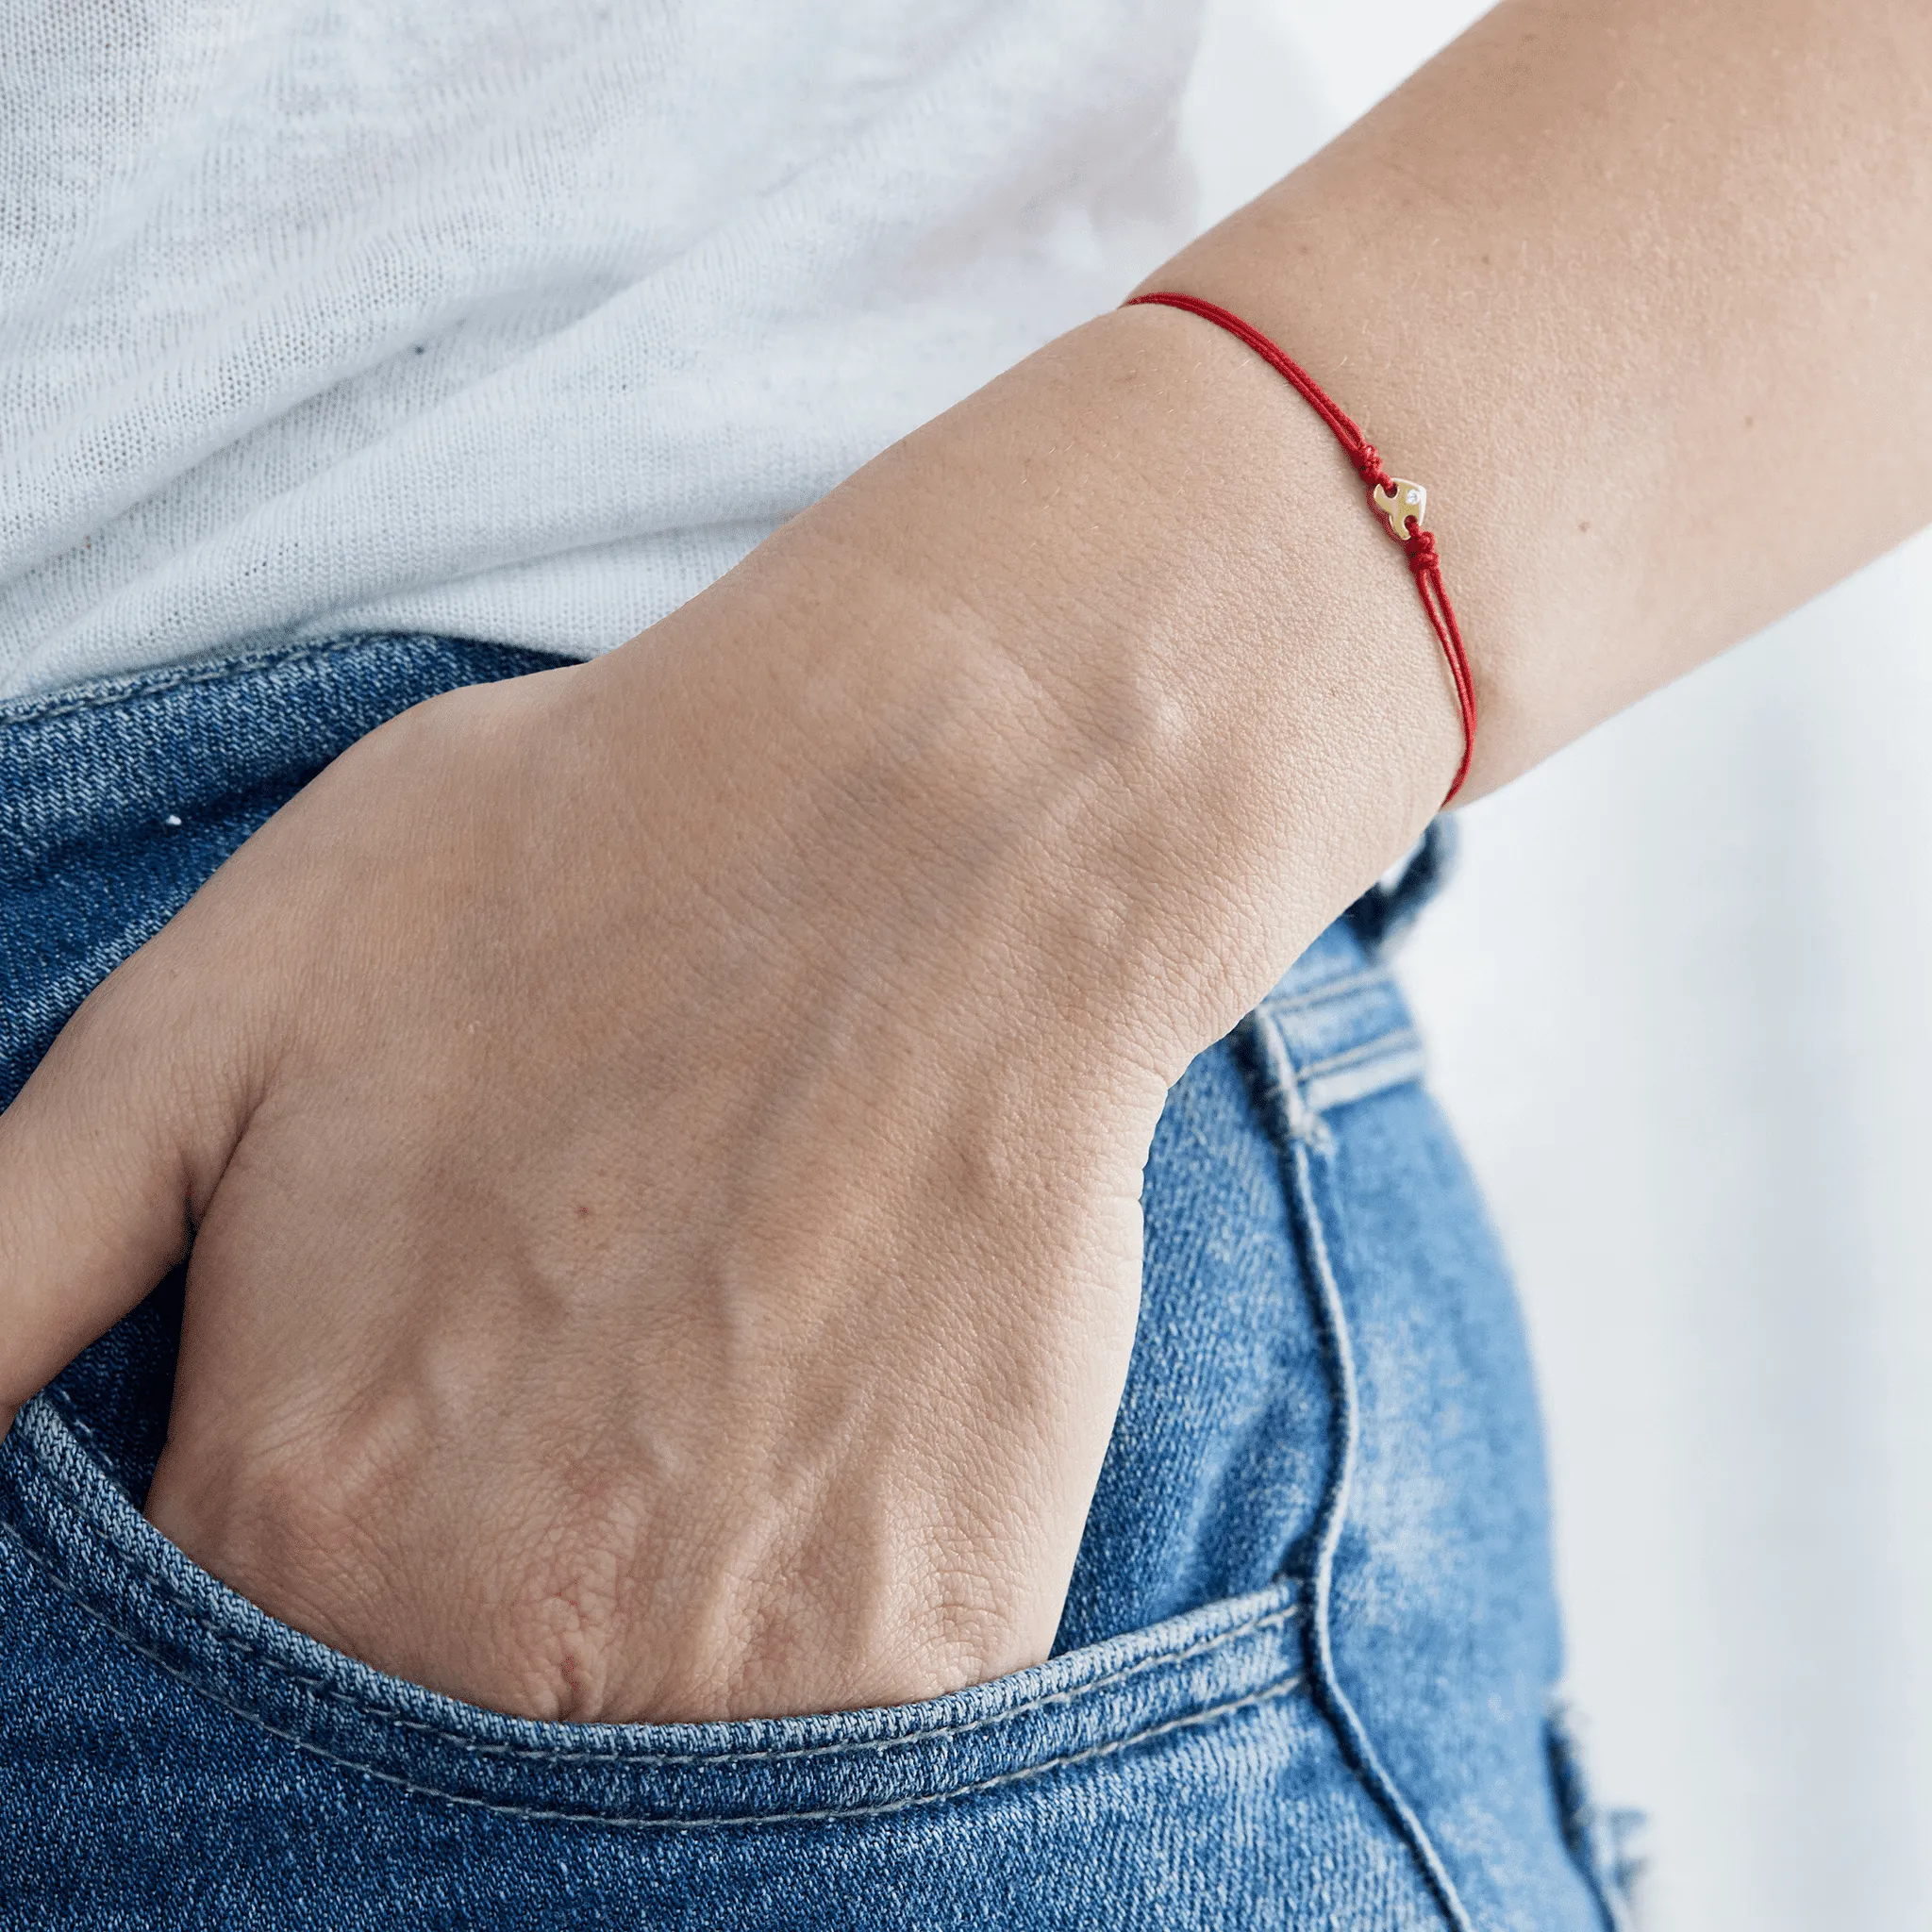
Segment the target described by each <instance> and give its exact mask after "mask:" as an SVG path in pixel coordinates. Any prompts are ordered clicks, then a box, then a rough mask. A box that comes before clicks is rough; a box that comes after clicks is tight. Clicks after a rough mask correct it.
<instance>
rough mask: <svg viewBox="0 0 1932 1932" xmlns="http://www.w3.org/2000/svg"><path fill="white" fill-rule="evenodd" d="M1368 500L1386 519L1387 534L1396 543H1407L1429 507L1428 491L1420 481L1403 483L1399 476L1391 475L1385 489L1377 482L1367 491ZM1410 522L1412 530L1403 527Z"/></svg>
mask: <svg viewBox="0 0 1932 1932" xmlns="http://www.w3.org/2000/svg"><path fill="white" fill-rule="evenodd" d="M1369 501H1370V502H1371V503H1372V504H1374V507H1375V508H1376V509H1377V510H1379V511H1380V512H1381V514H1382V516H1383V518H1384V519H1385V520H1386V521H1387V523H1388V525H1389V534H1390V535H1391V537H1393V538H1394V539H1395V541H1397V542H1398V543H1407V541H1408V540H1409V539H1410V538H1411V537H1412V536H1414V535H1415V534H1416V531H1417V530H1420V529H1421V528H1422V526H1423V518H1424V515H1425V514H1426V513H1427V511H1428V507H1429V492H1428V491H1426V490H1424V488H1423V486H1422V485H1421V484H1420V483H1405V482H1404V481H1403V480H1402V478H1401V477H1400V476H1391V477H1390V479H1389V488H1388V489H1387V490H1384V489H1383V488H1382V486H1381V485H1380V484H1379V483H1378V484H1377V485H1376V486H1375V488H1374V489H1373V490H1372V491H1369ZM1410 523H1413V524H1414V525H1415V529H1414V530H1410V529H1406V528H1404V525H1407V524H1410Z"/></svg>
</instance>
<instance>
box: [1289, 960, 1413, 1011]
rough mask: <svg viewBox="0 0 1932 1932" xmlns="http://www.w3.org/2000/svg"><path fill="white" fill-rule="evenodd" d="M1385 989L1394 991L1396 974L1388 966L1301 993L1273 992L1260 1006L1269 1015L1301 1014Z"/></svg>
mask: <svg viewBox="0 0 1932 1932" xmlns="http://www.w3.org/2000/svg"><path fill="white" fill-rule="evenodd" d="M1382 986H1386V987H1387V988H1388V989H1389V990H1390V991H1391V992H1392V991H1395V975H1394V974H1392V973H1391V972H1390V971H1389V969H1388V968H1387V967H1386V966H1366V967H1364V968H1362V970H1361V971H1360V972H1358V973H1344V974H1341V976H1340V977H1338V978H1335V979H1326V980H1324V981H1323V982H1322V984H1321V985H1320V986H1311V987H1309V988H1307V990H1306V991H1302V992H1294V993H1288V994H1285V995H1284V996H1282V997H1280V998H1277V997H1276V996H1275V995H1274V994H1273V993H1270V994H1269V995H1268V996H1267V998H1266V999H1264V1000H1263V1001H1262V1002H1261V1006H1262V1008H1263V1009H1264V1010H1265V1011H1267V1012H1270V1013H1298V1012H1300V1011H1302V1009H1303V1008H1307V1007H1318V1006H1320V1005H1321V1004H1322V1002H1323V1001H1324V1000H1333V999H1340V998H1341V997H1342V995H1343V994H1344V993H1351V992H1366V991H1370V990H1371V989H1373V988H1375V987H1382Z"/></svg>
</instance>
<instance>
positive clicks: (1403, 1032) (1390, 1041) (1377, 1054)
mask: <svg viewBox="0 0 1932 1932" xmlns="http://www.w3.org/2000/svg"><path fill="white" fill-rule="evenodd" d="M1422 1043H1423V1042H1422V1035H1421V1034H1419V1033H1418V1032H1417V1031H1416V1030H1415V1028H1414V1027H1413V1026H1397V1027H1393V1028H1391V1030H1390V1031H1389V1032H1387V1033H1384V1034H1382V1035H1380V1036H1379V1037H1378V1038H1376V1039H1374V1040H1370V1041H1363V1042H1362V1044H1361V1045H1359V1046H1351V1047H1348V1048H1346V1049H1345V1050H1344V1051H1342V1052H1341V1053H1331V1054H1330V1055H1329V1056H1328V1057H1327V1058H1326V1059H1320V1060H1310V1061H1309V1062H1308V1063H1307V1066H1305V1067H1297V1068H1296V1069H1295V1074H1296V1077H1297V1078H1298V1079H1303V1080H1312V1079H1316V1078H1318V1077H1319V1076H1320V1075H1321V1074H1332V1073H1334V1072H1335V1071H1336V1070H1337V1068H1339V1067H1352V1066H1355V1065H1357V1063H1359V1062H1360V1061H1363V1060H1373V1059H1379V1058H1382V1057H1384V1056H1385V1055H1386V1056H1388V1057H1389V1058H1393V1057H1394V1056H1395V1055H1396V1054H1398V1053H1409V1052H1413V1051H1415V1050H1416V1049H1418V1048H1420V1047H1421V1045H1422Z"/></svg>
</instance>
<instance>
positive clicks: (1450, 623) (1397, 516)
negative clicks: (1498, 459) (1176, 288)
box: [1121, 289, 1475, 805]
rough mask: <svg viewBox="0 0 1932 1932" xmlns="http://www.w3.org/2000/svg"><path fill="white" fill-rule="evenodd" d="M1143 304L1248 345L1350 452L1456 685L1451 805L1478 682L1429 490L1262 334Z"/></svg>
mask: <svg viewBox="0 0 1932 1932" xmlns="http://www.w3.org/2000/svg"><path fill="white" fill-rule="evenodd" d="M1142 302H1158V303H1160V304H1161V305H1163V306H1164V307H1166V308H1184V309H1186V310H1187V312H1188V313H1189V314H1190V315H1198V316H1199V317H1200V318H1201V320H1202V321H1203V322H1211V323H1212V324H1213V325H1215V327H1216V328H1224V329H1225V330H1226V331H1227V332H1228V334H1229V335H1231V336H1233V337H1234V338H1235V340H1236V341H1241V342H1245V343H1246V344H1247V345H1248V347H1249V348H1251V349H1252V350H1254V352H1255V354H1256V355H1257V356H1258V357H1260V358H1261V359H1262V361H1264V362H1265V363H1267V364H1268V366H1269V367H1270V368H1271V369H1272V370H1274V373H1275V374H1276V375H1280V376H1283V377H1285V378H1286V379H1287V380H1288V381H1289V382H1290V383H1291V384H1292V385H1293V386H1294V387H1295V389H1297V390H1298V391H1300V392H1301V394H1302V396H1303V398H1304V399H1305V400H1306V401H1307V403H1308V404H1309V405H1310V407H1312V408H1313V409H1314V411H1315V413H1316V415H1318V416H1319V417H1321V419H1322V420H1323V422H1324V423H1325V424H1327V425H1328V427H1329V428H1330V429H1331V430H1333V431H1334V433H1335V440H1336V441H1337V442H1339V443H1340V444H1341V447H1342V448H1343V450H1344V451H1346V452H1347V455H1348V459H1349V461H1350V462H1352V463H1353V464H1354V465H1355V467H1356V470H1357V474H1358V475H1360V477H1361V479H1362V481H1363V482H1364V483H1366V484H1367V485H1368V486H1369V508H1371V509H1373V510H1374V512H1375V514H1376V515H1377V516H1379V517H1380V518H1381V519H1382V522H1383V524H1384V525H1385V526H1386V527H1387V529H1388V531H1389V534H1390V535H1391V537H1393V538H1394V539H1395V541H1397V542H1398V543H1400V544H1401V545H1402V549H1403V554H1404V555H1405V556H1406V557H1407V558H1408V567H1409V570H1410V572H1411V573H1412V574H1413V575H1414V577H1415V588H1416V591H1417V593H1418V594H1419V595H1420V596H1421V598H1422V600H1423V608H1424V610H1426V611H1427V612H1428V614H1429V623H1430V624H1431V625H1434V627H1435V632H1436V637H1437V640H1438V641H1439V642H1440V643H1441V646H1442V656H1443V657H1444V658H1446V659H1447V660H1448V664H1449V676H1450V679H1451V681H1452V682H1453V683H1454V684H1455V686H1456V702H1457V707H1458V708H1460V710H1461V712H1462V762H1461V763H1460V764H1459V765H1457V768H1456V780H1455V782H1454V783H1453V784H1452V785H1451V786H1450V787H1449V790H1448V791H1447V793H1446V794H1445V795H1444V797H1443V799H1442V803H1443V804H1444V805H1447V804H1449V803H1450V801H1451V800H1452V799H1454V798H1455V796H1456V794H1457V792H1458V791H1461V790H1462V781H1463V780H1464V779H1465V778H1466V777H1468V776H1469V761H1470V759H1471V758H1472V757H1474V753H1475V683H1474V679H1473V678H1472V677H1471V676H1470V674H1469V653H1468V652H1467V651H1465V650H1464V649H1463V648H1462V633H1461V631H1460V630H1458V629H1457V624H1456V611H1455V608H1454V607H1453V606H1452V605H1451V604H1450V602H1449V592H1448V591H1445V590H1444V589H1443V588H1442V564H1441V558H1439V557H1438V556H1437V554H1436V539H1435V536H1434V534H1433V533H1432V532H1430V531H1428V530H1425V529H1424V528H1423V514H1424V511H1425V510H1426V508H1428V501H1429V492H1428V491H1426V490H1424V488H1423V486H1422V485H1421V484H1420V483H1407V482H1405V481H1404V480H1403V479H1402V478H1401V477H1400V476H1391V475H1390V474H1389V472H1388V471H1387V470H1385V469H1384V468H1383V467H1382V458H1380V457H1378V456H1377V455H1376V454H1375V445H1374V443H1373V442H1371V441H1369V440H1368V438H1367V437H1366V436H1364V435H1363V434H1362V433H1361V430H1360V429H1359V428H1358V427H1357V425H1356V423H1355V420H1354V419H1353V418H1352V417H1350V416H1347V415H1345V414H1344V413H1343V412H1342V411H1341V409H1338V408H1336V407H1335V405H1334V404H1333V403H1332V402H1330V401H1329V399H1328V397H1327V396H1326V395H1325V394H1324V392H1323V390H1322V386H1321V384H1320V383H1318V382H1317V381H1316V380H1315V378H1314V377H1313V376H1312V375H1309V374H1308V372H1307V370H1306V369H1304V368H1303V367H1302V366H1301V364H1300V363H1299V362H1297V361H1295V359H1294V358H1292V357H1291V356H1290V355H1288V354H1287V353H1286V352H1285V351H1284V350H1282V349H1279V348H1277V347H1276V346H1275V344H1274V343H1273V342H1271V341H1269V340H1268V338H1267V337H1266V336H1264V335H1263V334H1262V333H1261V331H1260V330H1259V329H1257V328H1255V327H1252V326H1251V325H1249V324H1247V323H1245V322H1243V321H1242V320H1241V317H1240V316H1239V315H1236V314H1234V313H1233V312H1232V311H1231V310H1230V309H1226V308H1221V307H1220V306H1219V305H1218V304H1217V303H1213V302H1204V301H1202V300H1201V299H1200V297H1199V296H1197V295H1177V294H1174V293H1173V292H1172V291H1168V290H1164V289H1163V290H1161V291H1158V292H1157V293H1155V294H1152V295H1130V296H1129V297H1128V298H1127V300H1126V301H1125V302H1124V303H1123V304H1122V305H1121V306H1122V307H1123V308H1134V307H1135V306H1136V305H1137V304H1139V303H1142Z"/></svg>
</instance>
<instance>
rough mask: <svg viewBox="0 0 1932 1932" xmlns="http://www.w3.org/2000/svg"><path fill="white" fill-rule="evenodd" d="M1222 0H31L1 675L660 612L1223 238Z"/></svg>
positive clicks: (0, 405) (596, 643)
mask: <svg viewBox="0 0 1932 1932" xmlns="http://www.w3.org/2000/svg"><path fill="white" fill-rule="evenodd" d="M1199 26H1200V23H1199V19H1198V0H142V5H140V6H116V5H109V4H108V0H8V5H7V6H6V7H5V8H0V694H16V693H20V692H25V691H43V690H48V689H52V688H56V687H58V686H63V685H67V684H71V683H74V682H75V681H77V680H81V679H85V678H91V677H95V676H99V675H106V674H112V673H120V672H125V671H130V670H135V669H138V668H142V667H144V666H150V665H158V664H167V663H175V662H180V661H184V660H188V659H192V658H207V657H210V656H215V655H220V654H223V653H226V652H229V651H233V650H237V649H242V648H253V647H257V646H259V645H262V644H266V643H273V642H278V641H292V640H300V639H310V638H322V637H328V636H333V635H338V634H341V633H343V632H348V631H357V630H372V629H380V630H390V629H396V630H433V631H441V632H446V633H450V634H454V635H458V636H466V637H479V638H488V639H491V640H495V641H503V642H510V643H521V644H529V645H534V646H538V647H540V648H544V649H549V650H555V651H560V652H568V653H572V654H580V655H581V654H589V653H591V652H595V651H598V650H602V649H606V648H608V647H609V646H611V645H613V644H616V643H620V642H622V641H624V640H625V638H627V637H629V636H631V635H632V634H633V633H634V632H636V631H638V630H639V629H641V627H642V626H643V625H646V624H648V623H650V622H652V621H653V620H655V619H656V618H658V617H659V616H661V615H663V614H664V613H665V612H666V611H667V610H670V609H671V608H674V607H675V606H676V605H677V604H678V603H680V602H681V601H683V599H685V598H686V597H688V596H690V595H691V593H692V592H693V591H696V590H698V589H700V588H701V587H702V586H703V585H705V584H706V583H708V582H709V581H710V580H711V579H712V578H713V577H715V576H716V575H718V574H719V573H720V572H721V571H723V570H724V569H726V568H727V567H728V566H729V565H730V564H731V563H732V562H733V561H735V560H736V559H737V558H739V557H740V556H741V555H742V554H743V553H744V551H745V550H747V549H748V548H750V546H751V545H752V544H753V543H755V542H756V541H758V539H759V538H760V537H762V536H763V535H764V534H765V533H766V532H767V531H769V530H770V529H772V528H773V527H774V525H776V524H778V523H779V522H781V521H782V520H783V519H784V518H785V517H787V516H789V515H790V514H791V513H792V512H793V511H795V510H796V509H798V508H800V507H801V506H802V505H804V504H806V503H808V502H809V501H810V500H811V499H812V498H813V497H815V496H817V495H819V494H821V493H822V492H823V491H825V490H826V489H827V488H829V487H830V486H831V485H832V484H833V483H835V482H836V481H837V480H838V479H839V478H840V477H841V476H842V475H846V474H847V473H848V472H850V471H851V470H852V469H854V468H855V467H857V466H858V464H859V463H860V462H862V461H863V460H864V459H865V458H867V457H869V456H871V455H872V454H874V452H875V451H877V450H879V449H881V448H882V447H884V446H885V445H886V444H887V443H888V442H890V441H892V440H893V439H894V438H895V437H897V436H899V435H901V434H903V433H904V432H905V431H906V430H907V429H908V428H910V427H911V426H913V425H916V424H918V423H920V422H922V421H924V419H925V418H927V417H929V416H931V415H933V414H935V413H937V412H938V411H939V410H940V409H941V408H945V407H946V406H947V405H948V404H950V403H952V402H953V401H955V400H956V399H957V398H958V397H959V396H961V395H963V394H965V393H966V392H967V391H970V390H972V389H974V388H975V387H976V386H977V385H978V384H980V383H981V382H983V381H985V380H986V379H987V378H988V377H990V376H991V375H993V374H995V373H996V372H997V371H998V370H1000V369H1001V368H1003V367H1005V366H1007V365H1008V363H1010V362H1012V361H1014V360H1015V359H1017V358H1019V357H1021V356H1022V355H1024V354H1025V353H1026V352H1027V351H1028V350H1029V349H1031V348H1033V347H1035V346H1036V345H1038V344H1039V343H1040V342H1041V341H1045V340H1046V339H1047V338H1049V337H1050V336H1052V335H1055V334H1057V333H1058V331H1060V330H1061V329H1064V328H1066V327H1068V326H1070V325H1073V324H1074V323H1076V322H1079V321H1081V320H1083V319H1084V318H1086V317H1087V316H1089V315H1091V314H1093V313H1095V312H1097V311H1099V310H1101V309H1103V308H1107V307H1108V306H1110V305H1111V304H1112V303H1114V302H1116V301H1117V300H1118V299H1119V298H1120V297H1121V295H1122V294H1123V293H1124V292H1125V291H1126V289H1127V288H1128V287H1129V286H1131V284H1132V283H1133V282H1134V281H1135V280H1136V279H1137V278H1138V277H1139V276H1140V275H1143V274H1145V273H1146V272H1147V271H1148V269H1150V268H1151V267H1152V266H1153V265H1154V264H1155V263H1157V262H1158V261H1159V260H1160V259H1161V258H1162V257H1163V256H1164V255H1165V254H1167V253H1168V252H1169V251H1170V250H1172V249H1173V248H1174V246H1175V245H1177V243H1178V242H1180V241H1181V240H1183V239H1184V238H1185V235H1186V232H1187V230H1188V227H1189V224H1190V219H1191V212H1192V207H1193V197H1192V189H1191V180H1190V176H1189V174H1188V170H1187V167H1186V165H1185V163H1184V161H1183V159H1182V158H1181V154H1180V150H1179V145H1178V143H1177V141H1176V138H1175V112H1176V108H1177V104H1178V100H1179V96H1180V92H1181V90H1182V87H1183V86H1184V84H1185V82H1186V79H1187V76H1188V72H1189V68H1190V64H1191V58H1192V50H1193V43H1194V41H1195V38H1196V36H1197V35H1198V32H1199Z"/></svg>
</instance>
